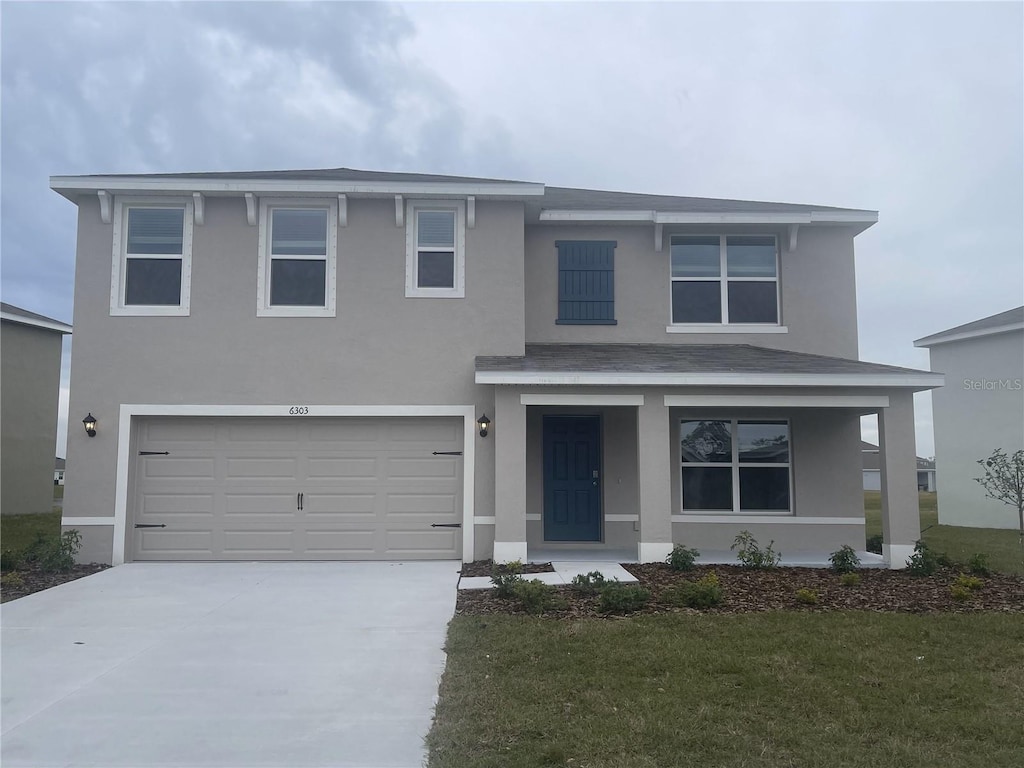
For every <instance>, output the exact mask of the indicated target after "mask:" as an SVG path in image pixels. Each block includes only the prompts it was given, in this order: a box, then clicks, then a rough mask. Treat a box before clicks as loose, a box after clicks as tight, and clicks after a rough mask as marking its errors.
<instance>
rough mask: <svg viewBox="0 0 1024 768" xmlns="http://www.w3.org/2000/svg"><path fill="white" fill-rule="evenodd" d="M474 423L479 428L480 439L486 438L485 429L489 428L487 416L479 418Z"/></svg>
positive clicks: (489, 421) (489, 422) (489, 423)
mask: <svg viewBox="0 0 1024 768" xmlns="http://www.w3.org/2000/svg"><path fill="white" fill-rule="evenodd" d="M476 423H477V426H479V427H480V437H487V428H488V427H489V426H491V420H490V419H488V418H487V414H486V413H485V414H484V415H483V416H481V417H480V418H479V419H478V420H477V422H476Z"/></svg>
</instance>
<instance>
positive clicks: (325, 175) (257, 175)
mask: <svg viewBox="0 0 1024 768" xmlns="http://www.w3.org/2000/svg"><path fill="white" fill-rule="evenodd" d="M91 175H92V176H95V177H96V178H101V179H135V178H147V179H235V180H242V179H274V180H278V181H412V182H416V181H435V182H437V181H440V182H484V183H494V184H521V183H531V182H518V181H513V180H509V179H488V178H482V177H479V176H444V175H441V174H435V173H403V172H391V171H363V170H359V169H357V168H311V169H299V170H280V171H203V172H200V173H146V174H138V173H102V174H91Z"/></svg>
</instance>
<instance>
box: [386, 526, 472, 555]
mask: <svg viewBox="0 0 1024 768" xmlns="http://www.w3.org/2000/svg"><path fill="white" fill-rule="evenodd" d="M456 530H458V529H452V528H442V529H434V530H428V531H423V530H420V529H412V530H405V531H403V530H389V531H388V532H387V534H386V551H387V553H388V554H389V555H391V556H398V557H403V556H407V555H413V554H416V555H417V557H437V558H443V557H450V554H448V553H450V552H451V550H452V548H453V547H455V546H456V541H455V539H456V537H457V534H456V533H455V532H454V531H456Z"/></svg>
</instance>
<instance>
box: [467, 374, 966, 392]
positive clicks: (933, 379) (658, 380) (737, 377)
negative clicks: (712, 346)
mask: <svg viewBox="0 0 1024 768" xmlns="http://www.w3.org/2000/svg"><path fill="white" fill-rule="evenodd" d="M475 381H476V383H477V384H530V385H540V386H543V385H553V384H570V385H591V386H615V385H624V386H638V387H639V386H673V387H678V386H719V387H908V388H921V389H933V388H935V387H941V386H943V384H945V381H946V377H945V376H944V375H943V374H941V373H923V372H922V373H645V372H639V371H635V372H629V371H607V372H603V371H583V372H581V371H477V372H476V376H475Z"/></svg>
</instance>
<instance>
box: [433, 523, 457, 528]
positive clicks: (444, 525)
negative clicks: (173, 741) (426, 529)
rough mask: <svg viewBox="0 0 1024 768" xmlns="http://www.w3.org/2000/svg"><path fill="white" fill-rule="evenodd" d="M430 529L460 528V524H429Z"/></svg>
mask: <svg viewBox="0 0 1024 768" xmlns="http://www.w3.org/2000/svg"><path fill="white" fill-rule="evenodd" d="M430 527H431V528H461V527H462V523H431V524H430Z"/></svg>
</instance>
